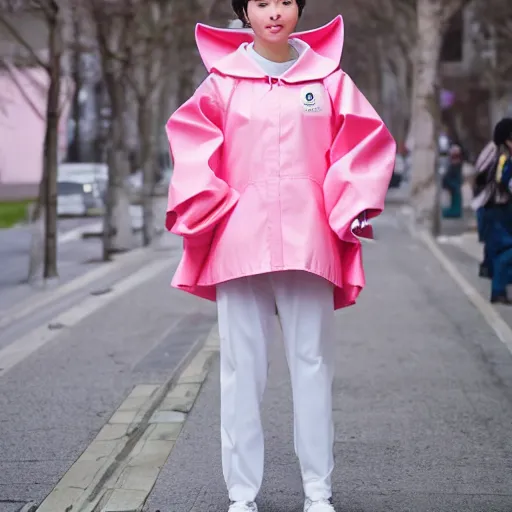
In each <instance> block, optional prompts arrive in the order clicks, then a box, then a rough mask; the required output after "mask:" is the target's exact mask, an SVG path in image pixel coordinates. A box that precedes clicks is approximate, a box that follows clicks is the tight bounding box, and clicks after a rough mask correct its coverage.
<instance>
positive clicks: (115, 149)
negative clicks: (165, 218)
mask: <svg viewBox="0 0 512 512" xmlns="http://www.w3.org/2000/svg"><path fill="white" fill-rule="evenodd" d="M83 8H84V11H85V12H86V13H87V14H88V15H89V16H90V21H91V25H92V30H93V32H94V35H95V38H96V41H97V47H98V53H99V58H100V62H101V69H102V74H103V81H104V84H105V88H106V93H107V96H108V99H109V110H110V116H109V136H108V142H107V163H108V173H109V180H108V190H107V198H106V205H105V216H104V221H103V259H104V260H109V259H110V258H111V256H112V254H113V253H115V252H122V251H127V250H130V249H132V248H133V247H134V239H133V231H132V220H131V215H130V195H129V191H128V189H127V185H126V179H127V177H128V176H129V174H130V156H129V150H128V146H127V144H126V122H127V121H126V118H127V116H128V108H127V107H128V97H127V86H126V76H127V73H128V69H129V66H130V61H129V59H128V58H127V55H129V54H130V44H131V41H132V39H131V36H130V30H131V28H132V26H133V23H134V16H135V12H134V10H133V9H130V8H127V7H126V4H125V3H124V2H107V1H105V0H90V1H87V2H84V4H83Z"/></svg>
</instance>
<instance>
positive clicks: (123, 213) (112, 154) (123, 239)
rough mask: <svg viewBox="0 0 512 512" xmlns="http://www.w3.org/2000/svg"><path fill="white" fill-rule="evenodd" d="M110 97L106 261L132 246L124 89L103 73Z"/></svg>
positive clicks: (105, 217) (104, 240)
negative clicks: (127, 186)
mask: <svg viewBox="0 0 512 512" xmlns="http://www.w3.org/2000/svg"><path fill="white" fill-rule="evenodd" d="M105 82H106V84H107V90H108V94H109V99H110V106H111V119H110V130H109V132H110V133H109V135H110V137H109V138H110V140H109V143H108V151H107V155H108V156H107V160H108V189H107V198H106V205H105V215H104V219H103V259H104V260H105V261H108V260H109V259H110V258H111V255H112V254H113V253H118V252H125V251H129V250H131V249H133V247H134V246H135V241H134V237H133V229H132V218H131V214H130V195H129V192H128V190H127V189H126V178H127V177H128V175H129V173H130V159H129V155H128V151H127V148H126V140H125V129H124V123H125V119H124V98H125V94H126V91H125V90H124V87H123V86H122V85H121V84H120V83H119V81H118V80H117V77H116V76H115V75H114V74H110V73H105Z"/></svg>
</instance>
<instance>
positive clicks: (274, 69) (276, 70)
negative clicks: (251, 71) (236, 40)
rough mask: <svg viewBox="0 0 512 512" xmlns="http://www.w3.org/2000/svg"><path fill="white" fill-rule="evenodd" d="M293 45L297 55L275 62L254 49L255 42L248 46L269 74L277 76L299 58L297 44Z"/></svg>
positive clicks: (249, 50)
mask: <svg viewBox="0 0 512 512" xmlns="http://www.w3.org/2000/svg"><path fill="white" fill-rule="evenodd" d="M291 46H292V48H293V49H294V51H295V55H296V56H295V57H294V58H293V59H292V60H289V61H286V62H274V61H272V60H268V59H266V58H265V57H262V56H261V55H260V54H259V53H258V52H256V51H255V50H254V43H251V44H250V45H249V46H248V47H247V51H248V52H249V55H250V56H251V57H252V58H253V59H254V60H255V61H256V62H257V63H258V64H259V65H260V67H261V68H262V69H263V71H265V73H266V74H267V75H268V76H271V77H276V78H277V77H279V76H281V75H282V74H283V73H285V72H286V71H288V70H289V69H290V68H291V67H292V66H293V65H294V64H295V62H297V59H298V58H299V50H298V49H297V48H296V47H295V45H293V44H292V45H291Z"/></svg>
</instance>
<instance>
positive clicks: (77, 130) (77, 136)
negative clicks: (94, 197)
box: [68, 12, 82, 162]
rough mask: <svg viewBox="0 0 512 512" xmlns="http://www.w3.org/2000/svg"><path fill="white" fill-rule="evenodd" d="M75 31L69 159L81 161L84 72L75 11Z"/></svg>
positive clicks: (78, 24)
mask: <svg viewBox="0 0 512 512" xmlns="http://www.w3.org/2000/svg"><path fill="white" fill-rule="evenodd" d="M73 32H74V41H73V43H74V48H73V56H72V66H73V82H74V85H75V90H74V92H73V122H74V126H73V141H72V142H71V145H70V146H69V154H68V159H69V160H70V161H71V162H81V161H82V155H81V147H82V145H81V142H82V131H81V128H82V125H81V119H80V92H81V90H82V73H81V65H80V64H81V62H80V57H81V52H80V49H79V45H80V22H79V19H78V13H77V12H73Z"/></svg>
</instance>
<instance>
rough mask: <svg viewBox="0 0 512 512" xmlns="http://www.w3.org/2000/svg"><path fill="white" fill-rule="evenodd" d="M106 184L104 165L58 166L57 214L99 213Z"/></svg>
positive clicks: (67, 164)
mask: <svg viewBox="0 0 512 512" xmlns="http://www.w3.org/2000/svg"><path fill="white" fill-rule="evenodd" d="M107 184H108V167H107V165H106V164H97V163H63V164H60V165H59V167H58V170H57V212H58V214H59V215H89V214H91V213H94V214H96V213H97V212H98V211H101V210H102V208H103V207H104V199H105V193H106V190H107Z"/></svg>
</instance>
